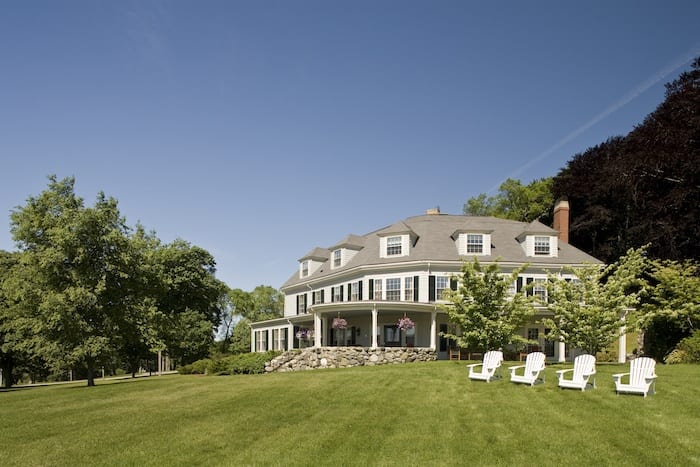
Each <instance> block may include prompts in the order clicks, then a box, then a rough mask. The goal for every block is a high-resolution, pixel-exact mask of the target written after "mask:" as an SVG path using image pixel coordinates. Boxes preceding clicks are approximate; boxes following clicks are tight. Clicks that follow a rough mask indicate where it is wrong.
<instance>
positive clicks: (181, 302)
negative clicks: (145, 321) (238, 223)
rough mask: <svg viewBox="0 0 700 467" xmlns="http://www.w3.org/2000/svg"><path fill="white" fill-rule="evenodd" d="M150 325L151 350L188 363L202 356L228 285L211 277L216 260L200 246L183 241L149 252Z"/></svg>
mask: <svg viewBox="0 0 700 467" xmlns="http://www.w3.org/2000/svg"><path fill="white" fill-rule="evenodd" d="M152 261H153V263H152V267H153V273H154V274H155V277H156V278H157V280H156V282H155V283H156V284H157V286H156V287H154V288H153V290H152V293H153V297H154V301H155V303H154V313H153V317H152V318H153V322H154V325H155V327H156V331H155V338H154V340H153V342H152V349H153V350H154V351H158V350H165V349H166V348H167V349H168V353H169V354H170V355H171V356H172V357H174V358H176V359H179V360H181V361H182V362H183V363H191V362H193V361H195V360H198V359H200V358H203V357H205V356H206V355H207V354H208V352H209V349H210V348H211V346H212V344H213V342H214V333H215V331H216V329H217V328H218V326H219V323H220V321H221V313H222V309H221V306H222V296H223V295H224V294H225V293H226V291H227V290H228V288H227V287H226V285H225V284H224V283H223V282H221V281H220V280H218V279H216V277H215V273H216V262H215V261H214V258H213V256H212V255H211V254H210V253H209V252H207V251H206V250H204V249H202V248H199V247H197V246H193V245H190V244H189V243H188V242H186V241H184V240H175V241H174V242H173V243H171V244H168V245H165V246H161V247H159V248H157V249H156V250H155V251H154V252H153V255H152Z"/></svg>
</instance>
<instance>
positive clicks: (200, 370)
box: [177, 358, 211, 375]
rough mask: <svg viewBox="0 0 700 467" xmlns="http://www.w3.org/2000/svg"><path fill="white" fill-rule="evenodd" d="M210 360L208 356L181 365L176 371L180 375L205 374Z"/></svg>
mask: <svg viewBox="0 0 700 467" xmlns="http://www.w3.org/2000/svg"><path fill="white" fill-rule="evenodd" d="M210 362H211V360H210V359H208V358H205V359H203V360H197V361H196V362H193V363H190V364H189V365H183V366H181V367H180V368H178V369H177V372H178V373H180V374H181V375H205V374H207V368H208V367H209V363H210Z"/></svg>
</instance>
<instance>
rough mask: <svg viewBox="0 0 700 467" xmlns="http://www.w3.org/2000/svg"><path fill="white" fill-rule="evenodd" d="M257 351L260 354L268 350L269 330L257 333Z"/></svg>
mask: <svg viewBox="0 0 700 467" xmlns="http://www.w3.org/2000/svg"><path fill="white" fill-rule="evenodd" d="M255 350H257V351H258V352H264V351H266V350H267V330H265V331H255Z"/></svg>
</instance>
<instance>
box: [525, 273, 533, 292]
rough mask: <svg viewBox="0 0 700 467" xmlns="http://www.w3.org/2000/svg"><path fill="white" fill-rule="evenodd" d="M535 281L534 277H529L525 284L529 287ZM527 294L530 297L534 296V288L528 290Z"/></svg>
mask: <svg viewBox="0 0 700 467" xmlns="http://www.w3.org/2000/svg"><path fill="white" fill-rule="evenodd" d="M533 280H534V279H533V278H532V277H528V278H527V279H525V283H526V284H527V285H530V284H532V281H533ZM526 294H527V295H528V296H532V288H531V287H528V289H527V290H526Z"/></svg>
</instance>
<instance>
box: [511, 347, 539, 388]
mask: <svg viewBox="0 0 700 467" xmlns="http://www.w3.org/2000/svg"><path fill="white" fill-rule="evenodd" d="M544 359H545V355H544V354H543V353H542V352H531V353H529V354H527V357H526V358H525V365H518V366H512V367H510V368H508V369H509V370H510V380H511V381H512V382H514V383H524V384H529V385H530V386H534V385H535V383H536V382H537V381H541V382H542V383H544V373H543V370H544ZM520 368H524V370H523V374H522V375H518V374H516V372H517V371H518V370H519V369H520ZM540 374H541V375H542V376H540Z"/></svg>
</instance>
